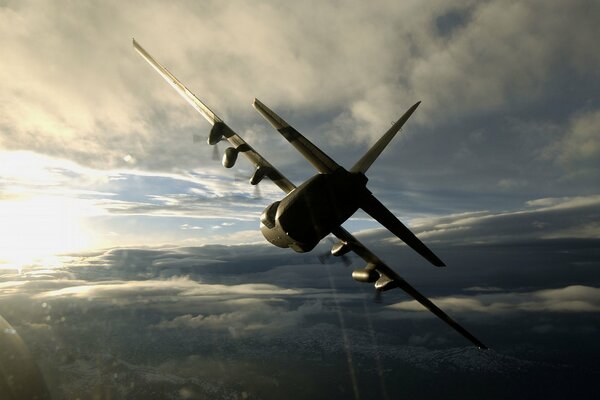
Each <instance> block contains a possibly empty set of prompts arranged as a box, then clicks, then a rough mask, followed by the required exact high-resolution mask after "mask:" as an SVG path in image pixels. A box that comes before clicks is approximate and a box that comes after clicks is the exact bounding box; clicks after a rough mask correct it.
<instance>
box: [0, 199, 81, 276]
mask: <svg viewBox="0 0 600 400" xmlns="http://www.w3.org/2000/svg"><path fill="white" fill-rule="evenodd" d="M84 211H85V210H84V206H83V205H82V204H81V203H80V202H78V200H77V199H73V198H68V197H61V196H37V197H27V198H19V197H16V198H14V199H12V200H4V201H2V203H1V206H0V268H18V269H20V268H22V267H23V266H24V265H27V264H31V263H41V264H43V263H44V262H45V260H46V259H47V258H49V257H51V256H54V255H57V254H61V253H67V252H74V251H78V250H83V249H85V248H87V247H89V245H90V235H89V234H88V233H87V232H86V230H85V229H84V227H83V224H82V219H83V215H84Z"/></svg>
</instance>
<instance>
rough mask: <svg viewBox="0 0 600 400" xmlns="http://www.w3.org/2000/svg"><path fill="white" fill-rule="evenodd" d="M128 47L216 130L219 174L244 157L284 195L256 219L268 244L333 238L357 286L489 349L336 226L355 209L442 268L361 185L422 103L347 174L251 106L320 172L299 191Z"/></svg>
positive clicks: (296, 245) (300, 245)
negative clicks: (398, 299) (354, 259)
mask: <svg viewBox="0 0 600 400" xmlns="http://www.w3.org/2000/svg"><path fill="white" fill-rule="evenodd" d="M133 47H134V48H135V50H137V52H138V53H139V54H140V55H141V56H142V57H144V59H145V60H146V61H147V62H148V63H149V64H150V65H151V66H152V67H153V68H154V69H155V70H156V71H157V72H158V73H159V74H160V75H161V76H162V77H163V78H164V79H165V80H166V81H167V82H168V83H169V84H170V85H171V86H172V87H173V88H174V89H175V90H176V91H177V92H178V93H179V94H180V95H181V96H182V97H183V98H184V99H185V100H187V101H188V103H190V104H191V106H192V107H194V108H195V109H196V110H197V111H198V112H199V113H200V114H202V116H203V117H204V118H206V120H207V121H208V122H210V123H211V124H212V125H213V127H212V129H211V131H210V134H209V137H208V143H209V144H210V145H216V144H217V143H219V142H220V141H222V140H227V141H228V142H229V143H230V144H231V147H228V148H227V149H226V150H225V153H224V154H223V166H224V167H226V168H231V167H233V166H234V164H235V162H236V160H237V157H238V155H239V154H240V153H242V154H243V155H245V156H246V157H247V158H248V159H249V160H250V162H251V163H252V164H254V166H255V168H256V169H255V171H254V174H253V175H252V177H251V178H250V184H252V185H257V184H258V183H259V182H260V181H261V180H262V179H264V178H265V177H266V178H269V179H270V180H271V181H273V183H275V184H276V185H277V186H279V187H280V188H281V190H283V191H284V192H285V193H286V196H285V197H284V198H283V199H282V200H280V201H276V202H274V203H272V204H270V205H269V206H268V207H267V208H266V209H265V210H264V212H263V213H262V215H261V217H260V230H261V232H262V234H263V235H264V237H265V238H266V239H267V240H268V241H269V242H270V243H272V244H274V245H275V246H278V247H284V248H287V247H289V248H291V249H293V250H295V251H297V252H300V253H303V252H307V251H310V250H312V249H313V248H314V247H315V246H316V245H317V244H318V243H319V242H320V241H321V239H323V238H324V237H325V236H327V235H329V234H333V235H335V236H336V237H337V238H338V239H339V242H337V243H336V244H334V245H333V247H332V249H331V254H332V255H333V256H337V257H340V256H343V255H345V254H346V253H349V252H351V251H352V252H354V253H356V254H358V255H359V256H360V257H361V258H362V259H364V260H365V261H366V262H367V265H366V266H365V267H364V268H361V269H357V270H355V271H353V272H352V278H354V279H355V280H356V281H359V282H367V283H373V284H374V286H375V289H376V291H377V293H381V292H383V291H386V290H390V289H393V288H400V289H402V290H403V291H404V292H406V293H407V294H408V295H409V296H411V297H412V298H414V299H415V300H417V301H418V302H419V303H421V304H422V305H423V306H425V307H426V308H427V309H429V311H431V312H432V313H434V314H435V315H436V316H438V317H439V318H440V319H442V320H443V321H444V322H446V323H447V324H448V325H450V326H451V327H452V328H454V329H455V330H456V331H458V332H459V333H460V334H461V335H463V336H464V337H465V338H467V339H468V340H470V341H471V342H472V343H473V344H475V345H476V346H477V347H479V348H481V349H486V346H485V345H484V344H483V343H481V342H480V341H479V340H477V339H476V338H475V337H474V336H473V335H471V334H470V333H469V332H467V330H466V329H464V328H463V327H462V326H460V325H459V324H458V323H456V321H454V320H453V319H452V318H450V317H449V316H448V315H447V314H446V313H444V312H443V311H442V310H441V309H440V308H438V307H437V306H436V305H435V304H433V303H432V302H431V301H430V300H429V299H428V298H426V297H425V296H423V295H422V294H421V293H419V292H418V291H417V290H416V289H415V288H413V287H412V286H411V285H409V284H408V282H406V280H404V279H403V278H402V277H401V276H400V275H398V274H397V273H396V272H395V271H393V270H392V269H391V268H390V267H388V266H387V264H385V263H384V262H383V261H382V260H381V259H380V258H379V257H377V256H376V255H375V254H374V253H373V252H371V251H370V250H369V249H368V248H367V247H365V246H364V245H363V244H362V243H361V242H359V241H358V240H357V239H356V238H355V237H354V236H353V235H352V234H351V233H349V232H348V231H347V230H345V229H344V228H343V227H342V226H341V225H342V223H344V222H345V221H346V220H347V219H348V218H350V217H351V216H352V215H353V214H354V213H355V212H356V211H357V210H358V209H359V208H360V209H362V210H364V211H365V212H367V213H368V214H369V215H370V216H371V217H373V218H374V219H375V220H377V221H378V222H379V223H381V224H382V225H383V226H384V227H386V228H387V229H388V230H389V231H390V232H392V233H393V234H394V235H396V236H397V237H398V238H400V239H401V240H402V241H404V243H406V244H407V245H408V246H410V247H411V248H412V249H413V250H415V251H416V252H417V253H419V254H420V255H421V256H423V257H424V258H426V259H427V260H428V261H429V262H431V263H432V264H433V265H435V266H437V267H443V266H445V264H444V263H443V262H442V260H440V259H439V258H438V257H437V256H436V255H435V254H434V253H433V252H432V251H431V250H430V249H429V248H427V246H425V244H423V242H421V241H420V240H419V239H418V238H417V237H416V236H415V235H414V234H413V233H412V232H411V231H410V230H409V229H408V228H407V227H406V226H405V225H404V224H402V222H400V221H399V220H398V218H396V217H395V216H394V215H393V214H392V213H391V212H390V211H389V210H388V209H387V208H386V207H385V206H384V205H383V204H381V203H380V202H379V200H377V199H376V198H375V196H373V194H372V193H371V192H370V191H369V190H368V189H367V186H366V184H367V181H368V179H367V177H366V176H365V173H366V172H367V170H368V169H369V167H370V166H371V164H373V162H374V161H375V160H376V159H377V157H378V156H379V155H380V154H381V152H382V151H383V149H384V148H385V147H386V146H387V144H388V143H389V142H390V140H392V138H393V137H394V135H396V133H397V132H398V131H399V130H400V128H401V127H402V126H403V125H404V123H405V122H406V121H407V120H408V119H409V118H410V116H411V115H412V114H413V112H414V111H415V110H416V109H417V107H418V106H419V104H420V102H418V103H416V104H414V105H413V106H412V107H410V108H409V109H408V111H406V112H405V113H404V115H403V116H402V117H401V118H400V119H398V121H396V122H395V123H394V124H393V125H392V127H391V128H390V129H389V130H388V131H387V132H386V133H385V134H384V135H383V136H382V137H381V138H380V139H379V140H378V141H377V142H376V143H375V144H374V145H373V146H372V147H371V148H370V149H369V150H368V151H367V152H366V153H365V155H364V156H363V157H362V158H361V159H360V160H358V162H357V163H356V164H355V165H354V166H353V167H352V168H350V170H346V169H345V168H344V167H342V166H340V165H338V164H337V163H336V162H335V161H334V160H332V159H331V158H330V157H329V156H328V155H327V154H325V153H324V152H323V151H321V150H320V149H319V148H318V147H317V146H315V145H314V144H313V143H311V142H310V141H309V140H308V139H306V138H305V137H304V136H302V134H300V132H298V131H297V130H295V129H294V128H293V127H291V126H290V125H289V124H288V123H287V122H285V121H284V120H283V119H282V118H281V117H279V116H278V115H277V114H275V113H274V112H273V111H272V110H270V109H269V108H268V107H267V106H265V105H264V104H263V103H261V102H260V101H259V100H258V99H254V103H253V106H254V108H256V110H257V111H258V112H259V113H260V114H261V115H262V116H263V117H264V118H265V119H266V120H267V121H268V122H269V123H270V124H271V125H273V127H274V128H275V129H277V131H279V133H281V135H282V136H283V137H284V138H285V139H287V140H288V141H289V142H290V143H291V144H292V145H293V146H294V147H295V148H296V149H297V150H298V151H299V152H300V153H301V154H302V155H303V156H304V157H305V158H306V159H307V160H308V161H309V162H310V163H311V164H312V165H313V166H314V167H315V168H316V169H317V171H319V173H318V174H317V175H315V176H313V177H312V178H310V179H309V180H307V181H306V182H304V183H302V184H301V185H300V186H298V187H296V186H295V185H294V184H293V183H292V182H290V181H289V180H288V179H287V178H286V177H284V176H283V175H282V174H281V173H280V172H279V171H278V170H277V169H275V167H273V165H271V163H269V162H268V161H267V160H266V159H265V158H263V157H262V156H261V155H260V154H259V153H258V152H257V151H256V150H254V149H253V148H252V147H251V146H250V145H249V144H248V143H246V141H245V140H244V139H242V138H241V137H240V136H239V135H238V134H237V133H235V132H234V131H233V130H232V129H231V128H230V127H229V126H228V125H227V124H226V123H225V122H224V121H223V120H222V119H221V118H219V117H218V116H217V115H216V114H215V113H214V112H212V111H211V110H210V109H209V108H208V107H207V106H206V105H205V104H204V103H203V102H202V101H200V100H199V99H198V98H197V97H196V96H195V95H194V94H193V93H192V92H190V91H189V90H188V89H187V88H186V87H185V86H184V85H183V84H182V83H181V82H180V81H179V80H178V79H177V78H175V77H174V76H173V75H172V74H171V73H170V72H169V71H168V70H167V69H166V68H165V67H163V66H162V65H161V64H159V63H158V62H157V61H156V60H154V58H152V56H151V55H150V54H148V52H146V50H144V49H143V48H142V47H141V46H140V45H139V44H138V43H137V42H136V41H135V39H134V40H133Z"/></svg>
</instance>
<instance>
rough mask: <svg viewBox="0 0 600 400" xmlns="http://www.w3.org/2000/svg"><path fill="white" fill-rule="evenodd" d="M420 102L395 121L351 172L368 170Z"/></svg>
mask: <svg viewBox="0 0 600 400" xmlns="http://www.w3.org/2000/svg"><path fill="white" fill-rule="evenodd" d="M419 104H421V102H420V101H419V102H417V103H416V104H415V105H413V106H412V107H411V108H409V109H408V111H406V112H405V113H404V115H403V116H402V117H400V119H399V120H398V121H396V123H394V125H392V127H391V128H390V129H388V131H387V132H386V133H384V134H383V136H382V137H381V138H380V139H379V140H378V141H377V143H375V144H374V145H373V147H371V148H370V149H369V151H367V152H366V153H365V155H364V156H362V158H361V159H360V160H358V162H357V163H356V164H354V166H353V167H352V168H351V169H350V172H362V173H363V174H364V173H365V172H367V170H368V169H369V167H370V166H371V164H373V163H374V162H375V160H376V159H377V157H379V155H380V154H381V152H382V151H383V149H385V147H386V146H387V145H388V144H389V143H390V141H391V140H392V138H393V137H394V136H395V135H396V133H398V131H399V130H400V128H402V125H404V123H405V122H406V121H408V119H409V118H410V116H411V115H412V114H413V113H414V112H415V110H416V109H417V107H419Z"/></svg>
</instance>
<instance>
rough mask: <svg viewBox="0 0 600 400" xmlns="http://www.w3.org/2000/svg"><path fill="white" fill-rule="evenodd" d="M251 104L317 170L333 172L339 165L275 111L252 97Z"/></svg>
mask: <svg viewBox="0 0 600 400" xmlns="http://www.w3.org/2000/svg"><path fill="white" fill-rule="evenodd" d="M252 105H253V106H254V108H256V111H258V112H259V113H260V115H262V116H263V117H264V118H265V119H266V120H267V121H269V123H270V124H271V125H273V128H275V129H277V131H278V132H279V133H281V135H282V136H283V137H284V138H285V139H286V140H287V141H288V142H290V143H291V144H292V146H294V147H295V148H296V149H297V150H298V151H299V152H300V154H302V155H303V156H304V158H306V159H307V160H308V162H310V163H311V164H312V165H313V166H314V167H315V168H316V169H317V171H319V172H322V173H328V172H333V171H335V170H336V169H338V168H339V167H340V166H339V165H338V164H337V163H336V162H335V161H333V160H332V159H331V157H329V156H328V155H327V154H325V153H324V152H323V151H322V150H321V149H319V148H318V147H317V146H315V145H314V144H313V143H312V142H311V141H310V140H308V139H307V138H305V137H304V136H303V135H302V134H301V133H300V132H298V131H297V130H296V129H294V128H293V127H291V126H290V125H289V124H288V123H287V122H285V121H284V120H283V119H282V118H281V117H280V116H279V115H277V114H275V112H273V111H272V110H271V109H269V107H267V106H265V105H264V104H263V103H261V102H260V101H259V100H258V99H254V103H252Z"/></svg>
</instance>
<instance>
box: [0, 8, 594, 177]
mask: <svg viewBox="0 0 600 400" xmlns="http://www.w3.org/2000/svg"><path fill="white" fill-rule="evenodd" d="M205 7H206V4H203V5H202V6H200V5H191V4H185V5H184V4H179V5H170V6H168V7H167V6H165V5H164V4H163V3H160V2H150V3H148V2H145V3H144V6H143V7H140V5H139V4H136V3H131V4H127V5H123V4H121V3H118V2H105V3H103V4H102V5H94V6H90V5H87V6H85V5H72V4H68V3H65V2H61V1H55V2H51V3H45V4H44V5H40V4H38V3H30V2H18V3H8V4H7V5H6V6H5V7H3V8H2V14H1V16H0V18H2V20H3V21H4V23H3V24H2V26H3V27H4V28H3V31H2V34H3V37H5V41H4V48H3V54H5V55H6V57H8V58H10V59H11V60H12V61H11V63H10V64H8V65H7V66H6V68H7V70H6V73H5V74H4V77H5V78H4V79H3V81H2V86H3V88H4V90H3V93H2V100H3V101H2V104H6V105H10V110H9V109H6V110H4V111H5V112H2V113H1V114H2V115H3V116H4V117H3V119H2V120H1V121H0V124H1V125H2V126H3V127H4V130H5V131H6V133H7V135H5V136H4V138H5V140H3V145H4V146H6V147H7V148H10V149H19V148H26V149H30V150H33V151H38V152H43V153H45V154H53V155H56V156H59V157H65V158H69V159H72V160H76V161H78V162H80V163H82V164H85V165H91V166H95V167H98V168H102V169H105V168H119V167H128V166H129V165H130V164H131V162H129V161H131V160H135V161H136V163H135V165H136V166H138V167H139V168H142V169H144V168H151V169H161V170H163V171H168V170H172V169H173V168H175V167H180V168H188V169H189V168H191V167H192V166H194V165H195V164H196V162H197V154H198V153H197V150H195V149H192V148H191V147H190V146H189V145H188V144H187V143H185V141H182V140H174V138H177V137H178V136H179V137H181V134H182V133H183V131H185V130H188V129H190V128H192V127H196V126H198V125H197V124H198V121H199V119H198V116H197V115H195V114H194V113H193V111H192V110H191V109H186V105H185V103H184V102H183V101H182V100H180V99H178V98H177V97H176V95H175V94H174V93H170V92H169V88H168V87H166V86H165V84H164V82H162V81H161V80H160V79H159V77H158V76H155V75H154V73H153V71H152V70H151V69H150V68H149V67H148V66H147V65H145V64H144V63H143V60H141V59H139V57H137V56H136V55H135V53H134V52H133V50H132V48H131V43H130V39H129V38H130V37H131V34H132V32H133V34H135V35H136V36H137V37H138V38H139V40H140V41H141V42H142V43H143V44H144V45H146V46H147V47H148V50H150V51H151V53H153V54H155V55H156V56H157V57H158V59H160V60H161V61H162V62H163V63H165V64H166V65H167V66H168V67H169V68H170V69H171V70H172V71H173V72H174V73H175V75H177V76H179V77H180V78H181V79H183V81H184V82H187V83H188V86H190V88H191V89H192V91H194V92H196V93H198V94H199V95H200V97H201V98H203V99H205V100H206V101H207V102H208V104H210V105H211V106H213V107H214V108H215V110H216V111H218V113H219V114H220V115H223V116H224V117H229V119H230V120H231V121H232V122H233V126H240V125H241V126H248V127H249V129H250V130H253V131H254V132H249V134H250V136H251V137H253V138H255V139H259V137H260V136H261V135H260V134H262V133H263V132H266V131H267V130H266V128H265V127H264V126H262V125H261V127H260V128H257V125H256V122H255V121H257V118H256V116H255V115H254V114H251V110H250V109H249V106H248V104H249V102H250V101H251V99H252V98H253V96H255V95H256V96H258V97H260V98H262V99H264V100H265V101H266V102H267V103H268V104H273V106H274V107H276V108H278V109H283V110H284V111H285V109H290V110H294V111H291V112H290V113H293V114H292V118H293V119H296V118H295V117H296V116H297V117H307V116H310V115H311V114H313V115H315V114H316V115H322V116H328V117H329V118H328V119H329V120H332V121H334V122H333V124H332V125H330V127H331V129H333V130H334V131H336V132H340V131H341V130H346V129H349V131H350V132H351V133H352V135H353V136H355V137H357V138H361V140H364V139H367V140H370V139H372V138H373V137H374V136H376V135H378V132H382V131H383V128H385V127H386V126H387V121H389V120H391V119H393V118H396V117H397V114H398V112H399V109H402V108H403V107H406V106H408V105H409V104H410V102H412V101H416V100H417V99H424V100H426V101H425V103H424V110H423V112H422V116H419V117H418V118H419V119H421V120H422V121H423V120H427V121H429V122H432V121H436V120H445V119H447V118H449V117H450V116H452V117H456V116H460V115H465V114H473V113H478V112H481V111H488V110H491V109H493V110H497V109H502V108H504V107H507V106H508V105H509V104H510V102H512V101H515V100H518V101H519V102H520V103H521V104H523V103H528V102H532V101H537V100H538V99H540V97H542V96H543V95H544V94H545V92H546V89H545V88H546V86H547V85H548V82H552V81H553V80H555V79H556V78H557V77H560V73H561V71H560V69H559V67H560V66H561V65H562V66H564V64H565V62H566V63H567V64H566V66H567V67H569V68H571V69H574V72H575V74H574V77H575V78H579V77H580V76H587V74H591V73H593V71H595V70H596V68H595V67H596V66H597V65H598V63H599V61H598V58H597V57H590V54H589V52H587V51H583V50H582V49H583V48H584V47H583V46H571V45H570V44H571V43H575V42H577V43H590V44H591V43H593V42H594V41H593V38H594V35H593V32H594V29H593V28H592V27H593V26H594V23H595V16H597V15H598V10H596V8H595V6H589V5H588V6H586V7H584V6H582V5H580V4H578V3H575V4H572V3H569V4H565V3H564V2H560V1H552V2H534V3H527V4H511V5H510V6H506V5H505V4H504V3H503V2H501V1H492V2H485V3H475V2H473V1H463V2H460V3H453V4H452V5H446V4H441V3H438V4H434V3H430V4H426V5H422V4H416V3H415V4H412V3H406V4H402V5H398V4H397V3H396V2H392V1H390V2H385V3H383V4H381V5H380V7H377V8H373V7H366V6H364V4H362V3H360V2H353V4H351V5H347V6H346V7H343V8H339V7H338V6H336V5H334V4H320V5H319V7H318V10H319V11H318V15H319V16H320V17H318V18H316V17H315V15H314V10H315V6H314V5H313V4H304V3H298V4H294V5H286V6H285V7H283V6H281V5H277V4H272V3H268V2H266V3H261V4H260V5H259V6H256V5H248V4H246V3H244V2H233V3H228V4H227V5H219V4H213V5H212V6H211V13H206V12H205ZM290 7H291V8H290ZM59 10H60V11H59ZM58 12H61V15H62V17H61V18H56V14H57V13H58ZM157 15H159V16H160V18H154V16H157ZM290 15H294V16H295V18H289V16H290ZM448 15H458V16H460V18H459V21H458V23H456V24H455V25H454V26H453V27H452V29H451V30H447V31H444V30H440V29H439V26H440V23H439V21H441V20H443V19H444V18H446V19H447V18H448ZM109 16H110V17H109ZM115 16H117V17H115ZM151 18H152V19H154V20H155V24H153V26H149V25H148V24H146V23H145V21H147V20H149V19H151ZM572 20H577V21H578V24H577V25H576V26H573V24H572V23H571V21H572ZM174 26H177V27H178V29H176V30H173V29H172V27H174ZM164 32H172V34H170V35H165V34H164ZM249 32H251V33H252V34H248V33H249ZM199 38H200V39H199ZM508 43H510V44H511V45H510V46H508ZM515 59H518V60H519V62H513V60H515ZM565 60H566V61H565ZM583 60H585V62H584V61H583ZM82 66H83V67H82ZM198 71H201V73H198ZM90 93H93V94H94V95H93V96H91V95H90ZM224 93H227V95H224ZM49 99H52V100H49ZM407 99H408V100H407ZM410 99H413V100H410ZM457 99H460V101H456V100H457ZM407 102H408V103H407ZM9 111H10V112H9ZM249 115H252V116H251V117H250V116H249ZM202 123H203V121H201V122H200V124H202ZM242 123H243V124H242ZM312 125H314V122H313V123H312ZM200 126H202V125H200ZM200 129H201V130H204V132H206V131H207V130H208V125H204V128H200ZM257 129H258V131H257ZM165 132H169V134H168V135H167V134H165ZM242 133H244V132H242ZM259 141H262V140H259ZM282 144H283V143H282ZM207 153H208V152H207ZM128 160H129V161H128ZM276 161H282V162H284V161H285V157H281V156H280V157H277V160H276Z"/></svg>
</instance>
